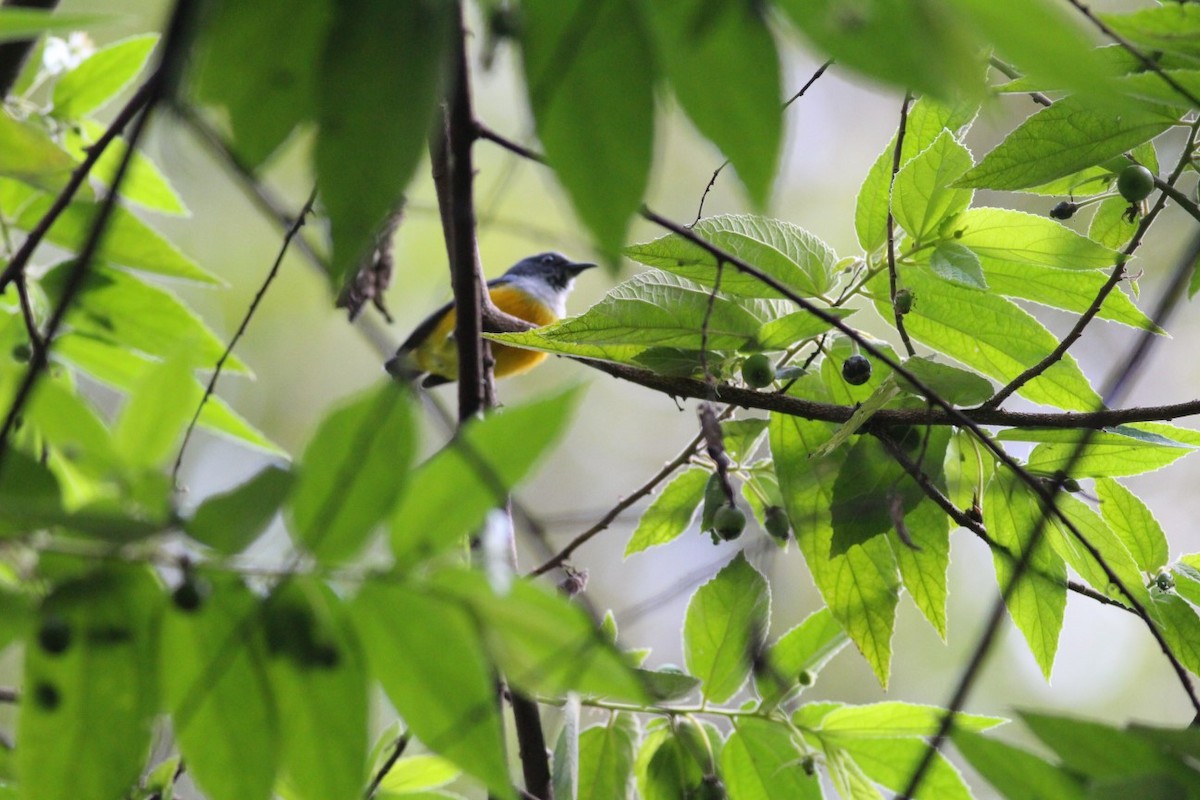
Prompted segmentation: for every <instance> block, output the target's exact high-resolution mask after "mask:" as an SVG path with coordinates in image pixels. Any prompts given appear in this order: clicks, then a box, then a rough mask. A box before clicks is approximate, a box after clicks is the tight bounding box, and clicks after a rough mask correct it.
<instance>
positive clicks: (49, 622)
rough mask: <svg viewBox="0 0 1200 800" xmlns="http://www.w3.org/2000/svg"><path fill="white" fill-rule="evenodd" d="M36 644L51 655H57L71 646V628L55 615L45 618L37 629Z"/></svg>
mask: <svg viewBox="0 0 1200 800" xmlns="http://www.w3.org/2000/svg"><path fill="white" fill-rule="evenodd" d="M38 644H39V645H41V647H42V649H43V650H45V651H46V652H47V653H50V654H51V655H58V654H60V653H62V652H64V651H65V650H66V649H67V648H68V647H70V646H71V626H70V625H69V624H68V623H67V621H66V620H65V619H63V618H62V617H60V616H57V615H51V616H49V617H46V620H45V621H44V622H43V623H42V627H41V628H39V629H38Z"/></svg>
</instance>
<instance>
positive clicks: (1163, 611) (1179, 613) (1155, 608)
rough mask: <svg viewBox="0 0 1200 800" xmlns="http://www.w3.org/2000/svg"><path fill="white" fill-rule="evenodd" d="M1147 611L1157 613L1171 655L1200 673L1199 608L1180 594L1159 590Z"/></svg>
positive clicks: (1195, 673) (1197, 673) (1188, 667)
mask: <svg viewBox="0 0 1200 800" xmlns="http://www.w3.org/2000/svg"><path fill="white" fill-rule="evenodd" d="M1148 610H1149V611H1150V613H1151V614H1153V615H1155V617H1156V621H1158V623H1159V630H1160V631H1161V632H1162V635H1163V638H1164V639H1166V641H1167V645H1168V646H1169V647H1170V648H1171V654H1172V655H1174V656H1175V658H1177V659H1179V662H1180V663H1181V664H1183V666H1185V667H1186V668H1187V669H1188V671H1189V672H1191V673H1192V674H1193V675H1200V617H1197V616H1196V607H1195V606H1193V605H1192V604H1191V603H1189V602H1187V601H1186V600H1184V599H1183V598H1182V597H1180V596H1179V595H1176V594H1168V593H1161V594H1158V593H1156V594H1155V595H1154V601H1153V605H1152V606H1151V607H1150V608H1149V609H1148Z"/></svg>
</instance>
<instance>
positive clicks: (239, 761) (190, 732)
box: [160, 572, 281, 800]
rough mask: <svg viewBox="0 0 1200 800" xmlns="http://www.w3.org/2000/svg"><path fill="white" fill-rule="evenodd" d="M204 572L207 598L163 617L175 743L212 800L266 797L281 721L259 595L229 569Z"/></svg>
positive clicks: (164, 660) (165, 681)
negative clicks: (226, 572) (269, 671)
mask: <svg viewBox="0 0 1200 800" xmlns="http://www.w3.org/2000/svg"><path fill="white" fill-rule="evenodd" d="M203 578H204V580H205V581H207V582H208V585H209V586H210V589H209V594H208V596H207V597H206V598H205V599H204V602H203V603H202V604H201V605H200V606H199V607H198V608H196V609H194V610H191V611H185V610H183V609H180V608H178V607H172V608H171V609H170V610H169V612H168V613H167V615H166V619H165V620H164V622H163V632H162V658H161V663H162V667H163V668H162V671H161V673H160V674H161V675H162V676H163V677H162V679H163V689H164V692H165V694H166V699H167V708H168V709H169V710H170V711H171V712H172V714H173V721H174V733H175V737H176V741H177V742H178V744H179V749H180V752H181V753H182V754H183V757H184V758H185V759H187V765H188V774H189V775H191V776H192V778H193V779H194V780H195V782H196V784H197V785H198V786H199V787H200V788H201V789H202V790H203V791H204V792H205V793H206V794H207V795H208V796H210V797H212V798H214V800H223V798H229V800H232V798H240V799H242V800H266V798H268V797H270V796H271V787H272V786H273V785H274V783H275V770H276V768H277V766H278V763H279V754H280V727H281V726H280V720H279V716H278V712H277V710H276V706H275V697H274V694H273V693H272V692H271V690H270V686H269V684H268V682H267V664H266V653H265V650H264V642H263V639H262V628H261V626H260V625H259V624H258V623H259V613H260V610H259V606H258V599H257V598H256V597H255V596H254V595H253V594H252V593H251V592H250V591H249V590H248V589H247V588H246V587H245V586H244V585H243V584H242V583H241V582H240V581H239V580H237V579H236V578H233V577H231V576H229V575H222V574H220V573H215V572H214V573H204V575H203ZM218 667H219V668H218Z"/></svg>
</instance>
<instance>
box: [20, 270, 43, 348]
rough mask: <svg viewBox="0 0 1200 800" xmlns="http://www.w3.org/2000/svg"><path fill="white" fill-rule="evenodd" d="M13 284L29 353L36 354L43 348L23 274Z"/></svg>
mask: <svg viewBox="0 0 1200 800" xmlns="http://www.w3.org/2000/svg"><path fill="white" fill-rule="evenodd" d="M14 282H15V283H16V285H17V297H18V299H19V301H20V303H21V319H23V320H24V322H25V333H26V334H27V335H28V336H29V348H30V352H37V351H38V350H41V349H42V348H43V347H45V343H44V342H43V341H42V335H41V333H39V332H38V327H37V316H36V315H35V314H34V313H33V303H32V302H30V300H29V284H28V282H27V281H26V280H25V273H24V272H22V273H20V274H18V275H17V277H16V278H15V280H14Z"/></svg>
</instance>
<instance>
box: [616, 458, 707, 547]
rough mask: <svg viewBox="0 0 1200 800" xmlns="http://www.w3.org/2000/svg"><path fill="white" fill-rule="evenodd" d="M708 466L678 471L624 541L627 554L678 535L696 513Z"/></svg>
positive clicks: (702, 492) (664, 542)
mask: <svg viewBox="0 0 1200 800" xmlns="http://www.w3.org/2000/svg"><path fill="white" fill-rule="evenodd" d="M708 476H709V472H708V470H706V469H701V468H699V467H692V468H691V469H689V470H686V471H685V472H682V473H680V474H679V475H676V476H675V478H673V479H672V480H671V482H670V483H668V484H667V485H666V486H665V487H664V488H663V490H662V492H661V493H660V494H659V495H658V497H656V498H655V499H654V502H653V503H651V504H650V507H649V508H647V509H646V511H645V513H643V514H642V518H641V519H640V520H639V521H638V526H637V529H636V530H634V532H633V536H631V537H630V538H629V543H628V544H627V545H625V557H626V558H628V557H629V556H631V555H633V554H634V553H640V552H641V551H643V550H646V549H649V548H651V547H655V546H657V545H660V544H666V543H667V542H670V541H673V540H675V539H676V538H678V537H679V536H680V535H681V534H683V532H684V531H686V530H687V529H688V526H689V525H691V524H692V518H693V517H694V516H696V508H697V507H698V506H699V505H700V503H701V501H703V500H704V485H705V484H706V483H708Z"/></svg>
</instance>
